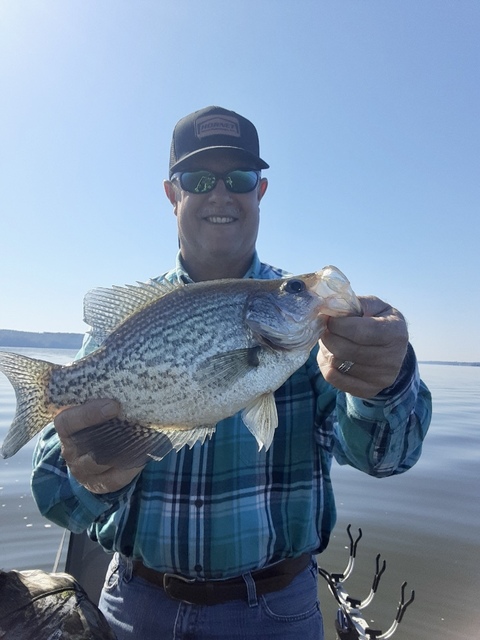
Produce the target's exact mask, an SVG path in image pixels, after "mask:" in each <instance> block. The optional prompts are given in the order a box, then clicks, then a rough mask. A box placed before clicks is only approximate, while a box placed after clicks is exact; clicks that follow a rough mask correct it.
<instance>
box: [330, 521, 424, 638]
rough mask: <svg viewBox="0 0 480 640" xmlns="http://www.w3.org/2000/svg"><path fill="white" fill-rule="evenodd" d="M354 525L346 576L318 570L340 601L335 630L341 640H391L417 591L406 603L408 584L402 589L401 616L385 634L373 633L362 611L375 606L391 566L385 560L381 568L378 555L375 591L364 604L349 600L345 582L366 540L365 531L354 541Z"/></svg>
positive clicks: (397, 614) (356, 600)
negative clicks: (382, 578) (361, 540)
mask: <svg viewBox="0 0 480 640" xmlns="http://www.w3.org/2000/svg"><path fill="white" fill-rule="evenodd" d="M351 528H352V525H351V524H349V525H348V527H347V534H348V537H349V539H350V552H349V558H348V563H347V566H346V568H345V570H344V571H343V573H329V572H328V571H326V570H325V569H322V568H321V567H318V573H319V575H321V576H322V578H324V579H325V580H326V582H327V585H328V587H329V589H330V591H331V593H332V595H333V597H334V598H335V600H336V601H337V604H338V610H337V619H336V620H335V629H336V632H337V639H338V640H387V638H391V637H392V636H393V634H394V633H395V631H396V630H397V628H398V625H399V624H400V622H401V621H402V618H403V616H404V614H405V611H406V609H407V607H409V606H410V605H411V604H412V602H413V601H414V599H415V591H412V593H411V595H410V598H409V599H408V600H405V588H406V586H407V583H406V582H404V583H403V584H402V586H401V597H400V602H399V604H398V608H397V613H396V616H395V619H394V621H393V623H392V624H391V626H390V627H389V628H388V629H387V631H385V632H384V633H382V631H380V630H378V629H371V628H370V627H369V626H368V623H367V622H366V620H365V619H364V618H363V615H362V610H363V609H365V608H366V607H368V605H369V604H370V603H371V602H372V600H373V598H374V596H375V593H376V592H377V589H378V585H379V583H380V578H381V577H382V575H383V573H384V572H385V569H386V567H387V563H386V561H385V560H383V562H382V564H381V565H380V557H381V555H380V554H378V555H377V557H376V560H375V575H374V577H373V582H372V587H371V589H370V593H369V594H368V595H367V597H366V598H364V599H363V600H358V599H356V598H352V597H351V596H349V594H348V593H347V591H346V590H345V588H344V583H345V581H346V580H347V579H348V578H349V577H350V575H351V574H352V571H353V567H354V565H355V558H356V554H357V545H358V543H359V541H360V539H361V537H362V530H361V529H360V528H359V529H358V536H357V538H356V539H355V540H354V539H353V536H352V534H351V532H350V530H351Z"/></svg>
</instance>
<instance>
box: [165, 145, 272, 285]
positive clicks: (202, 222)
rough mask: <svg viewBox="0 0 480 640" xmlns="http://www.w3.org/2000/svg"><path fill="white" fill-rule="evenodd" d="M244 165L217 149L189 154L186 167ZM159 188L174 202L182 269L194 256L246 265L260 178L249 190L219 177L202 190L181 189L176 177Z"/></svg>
mask: <svg viewBox="0 0 480 640" xmlns="http://www.w3.org/2000/svg"><path fill="white" fill-rule="evenodd" d="M245 168H248V167H245V163H244V162H241V161H239V159H238V158H236V157H235V155H234V154H232V153H229V152H225V151H220V150H219V151H218V152H216V153H211V154H208V155H206V154H205V155H203V156H202V157H198V158H195V159H192V162H191V163H190V164H189V166H188V170H189V171H195V170H198V169H206V170H208V171H212V172H213V173H221V174H223V173H227V172H229V171H232V170H233V169H245ZM169 185H170V187H169ZM172 186H173V189H172V188H171V187H172ZM165 188H166V191H167V196H168V197H169V199H170V201H171V202H172V204H173V205H174V213H175V215H176V216H177V222H178V233H179V239H180V248H181V252H182V257H183V258H184V260H185V262H186V264H187V268H188V266H189V265H190V266H191V267H193V266H194V265H195V262H196V261H202V262H203V263H205V262H209V263H217V264H223V265H225V266H229V265H235V264H239V265H243V264H247V267H246V268H248V264H249V262H250V260H251V258H252V256H253V253H254V250H255V242H256V239H257V234H258V225H259V204H260V200H261V199H262V197H263V194H264V193H265V190H266V188H267V181H266V179H265V178H263V179H261V180H259V183H258V185H257V186H256V187H255V189H254V190H253V191H250V192H249V193H232V192H230V191H228V190H227V188H226V186H225V183H224V182H223V180H218V181H217V183H216V185H215V188H214V189H213V190H212V191H209V192H208V193H205V194H193V193H189V192H187V191H184V190H182V189H181V187H180V183H179V181H178V180H174V181H173V182H172V183H168V182H167V183H166V187H165ZM173 194H174V195H173ZM172 198H173V199H172ZM246 268H245V270H246ZM240 275H243V274H240ZM239 277H240V276H239Z"/></svg>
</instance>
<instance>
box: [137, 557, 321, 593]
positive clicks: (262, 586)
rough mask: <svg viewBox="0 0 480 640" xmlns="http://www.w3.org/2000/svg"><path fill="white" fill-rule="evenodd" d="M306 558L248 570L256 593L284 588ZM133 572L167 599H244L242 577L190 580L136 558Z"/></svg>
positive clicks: (303, 564)
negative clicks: (151, 566)
mask: <svg viewBox="0 0 480 640" xmlns="http://www.w3.org/2000/svg"><path fill="white" fill-rule="evenodd" d="M310 560H311V555H310V554H309V553H304V554H302V555H301V556H299V557H298V558H287V559H285V560H281V561H280V562H277V563H276V564H273V565H271V566H269V567H265V568H264V569H259V570H258V571H252V574H251V575H252V578H253V580H254V581H255V588H256V591H257V595H263V594H265V593H271V592H272V591H279V590H280V589H283V588H285V587H286V586H288V585H289V584H290V583H291V582H292V580H293V579H294V578H295V576H297V575H298V574H299V573H300V572H301V571H303V570H304V569H306V568H307V566H308V565H309V563H310ZM133 574H134V575H135V576H139V577H140V578H143V579H144V580H147V581H148V582H150V583H151V584H154V585H156V586H157V587H160V588H161V589H163V590H164V591H165V593H166V594H167V595H168V596H169V597H170V598H173V599H174V600H182V601H183V602H188V603H190V604H202V605H214V604H221V603H222V602H228V601H230V600H246V599H247V586H246V583H245V581H244V579H243V578H242V576H239V577H237V578H229V579H227V580H206V581H203V580H196V579H192V580H190V579H188V578H184V577H183V576H179V575H176V574H172V573H161V572H160V571H155V570H154V569H150V568H149V567H146V566H145V565H144V564H143V563H142V562H140V561H139V560H135V561H134V562H133Z"/></svg>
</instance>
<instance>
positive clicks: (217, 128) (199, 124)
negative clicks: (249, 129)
mask: <svg viewBox="0 0 480 640" xmlns="http://www.w3.org/2000/svg"><path fill="white" fill-rule="evenodd" d="M195 135H196V136H197V138H200V139H202V138H206V137H207V136H218V135H222V136H232V137H234V138H240V123H239V122H238V119H237V118H234V117H232V116H204V117H203V118H198V119H197V121H196V122H195Z"/></svg>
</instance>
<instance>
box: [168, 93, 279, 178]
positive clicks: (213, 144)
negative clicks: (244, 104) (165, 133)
mask: <svg viewBox="0 0 480 640" xmlns="http://www.w3.org/2000/svg"><path fill="white" fill-rule="evenodd" d="M209 149H233V150H236V151H238V154H239V157H241V158H242V160H245V161H246V162H247V163H248V165H249V167H251V168H252V169H258V170H260V169H268V167H269V165H268V164H267V163H266V162H265V161H264V160H262V159H261V158H260V155H259V154H260V145H259V142H258V133H257V130H256V128H255V126H254V125H253V124H252V123H251V122H250V120H247V118H244V117H243V116H241V115H239V114H238V113H235V111H229V110H228V109H223V108H222V107H213V106H212V107H206V108H205V109H200V110H199V111H195V112H194V113H191V114H190V115H188V116H185V118H182V119H181V120H179V121H178V122H177V124H176V125H175V129H174V130H173V136H172V145H171V147H170V176H172V174H173V173H175V172H176V171H181V170H182V169H184V168H186V167H187V166H188V161H189V160H190V159H191V158H193V157H194V156H197V155H199V154H201V153H204V152H205V151H207V150H209Z"/></svg>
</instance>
